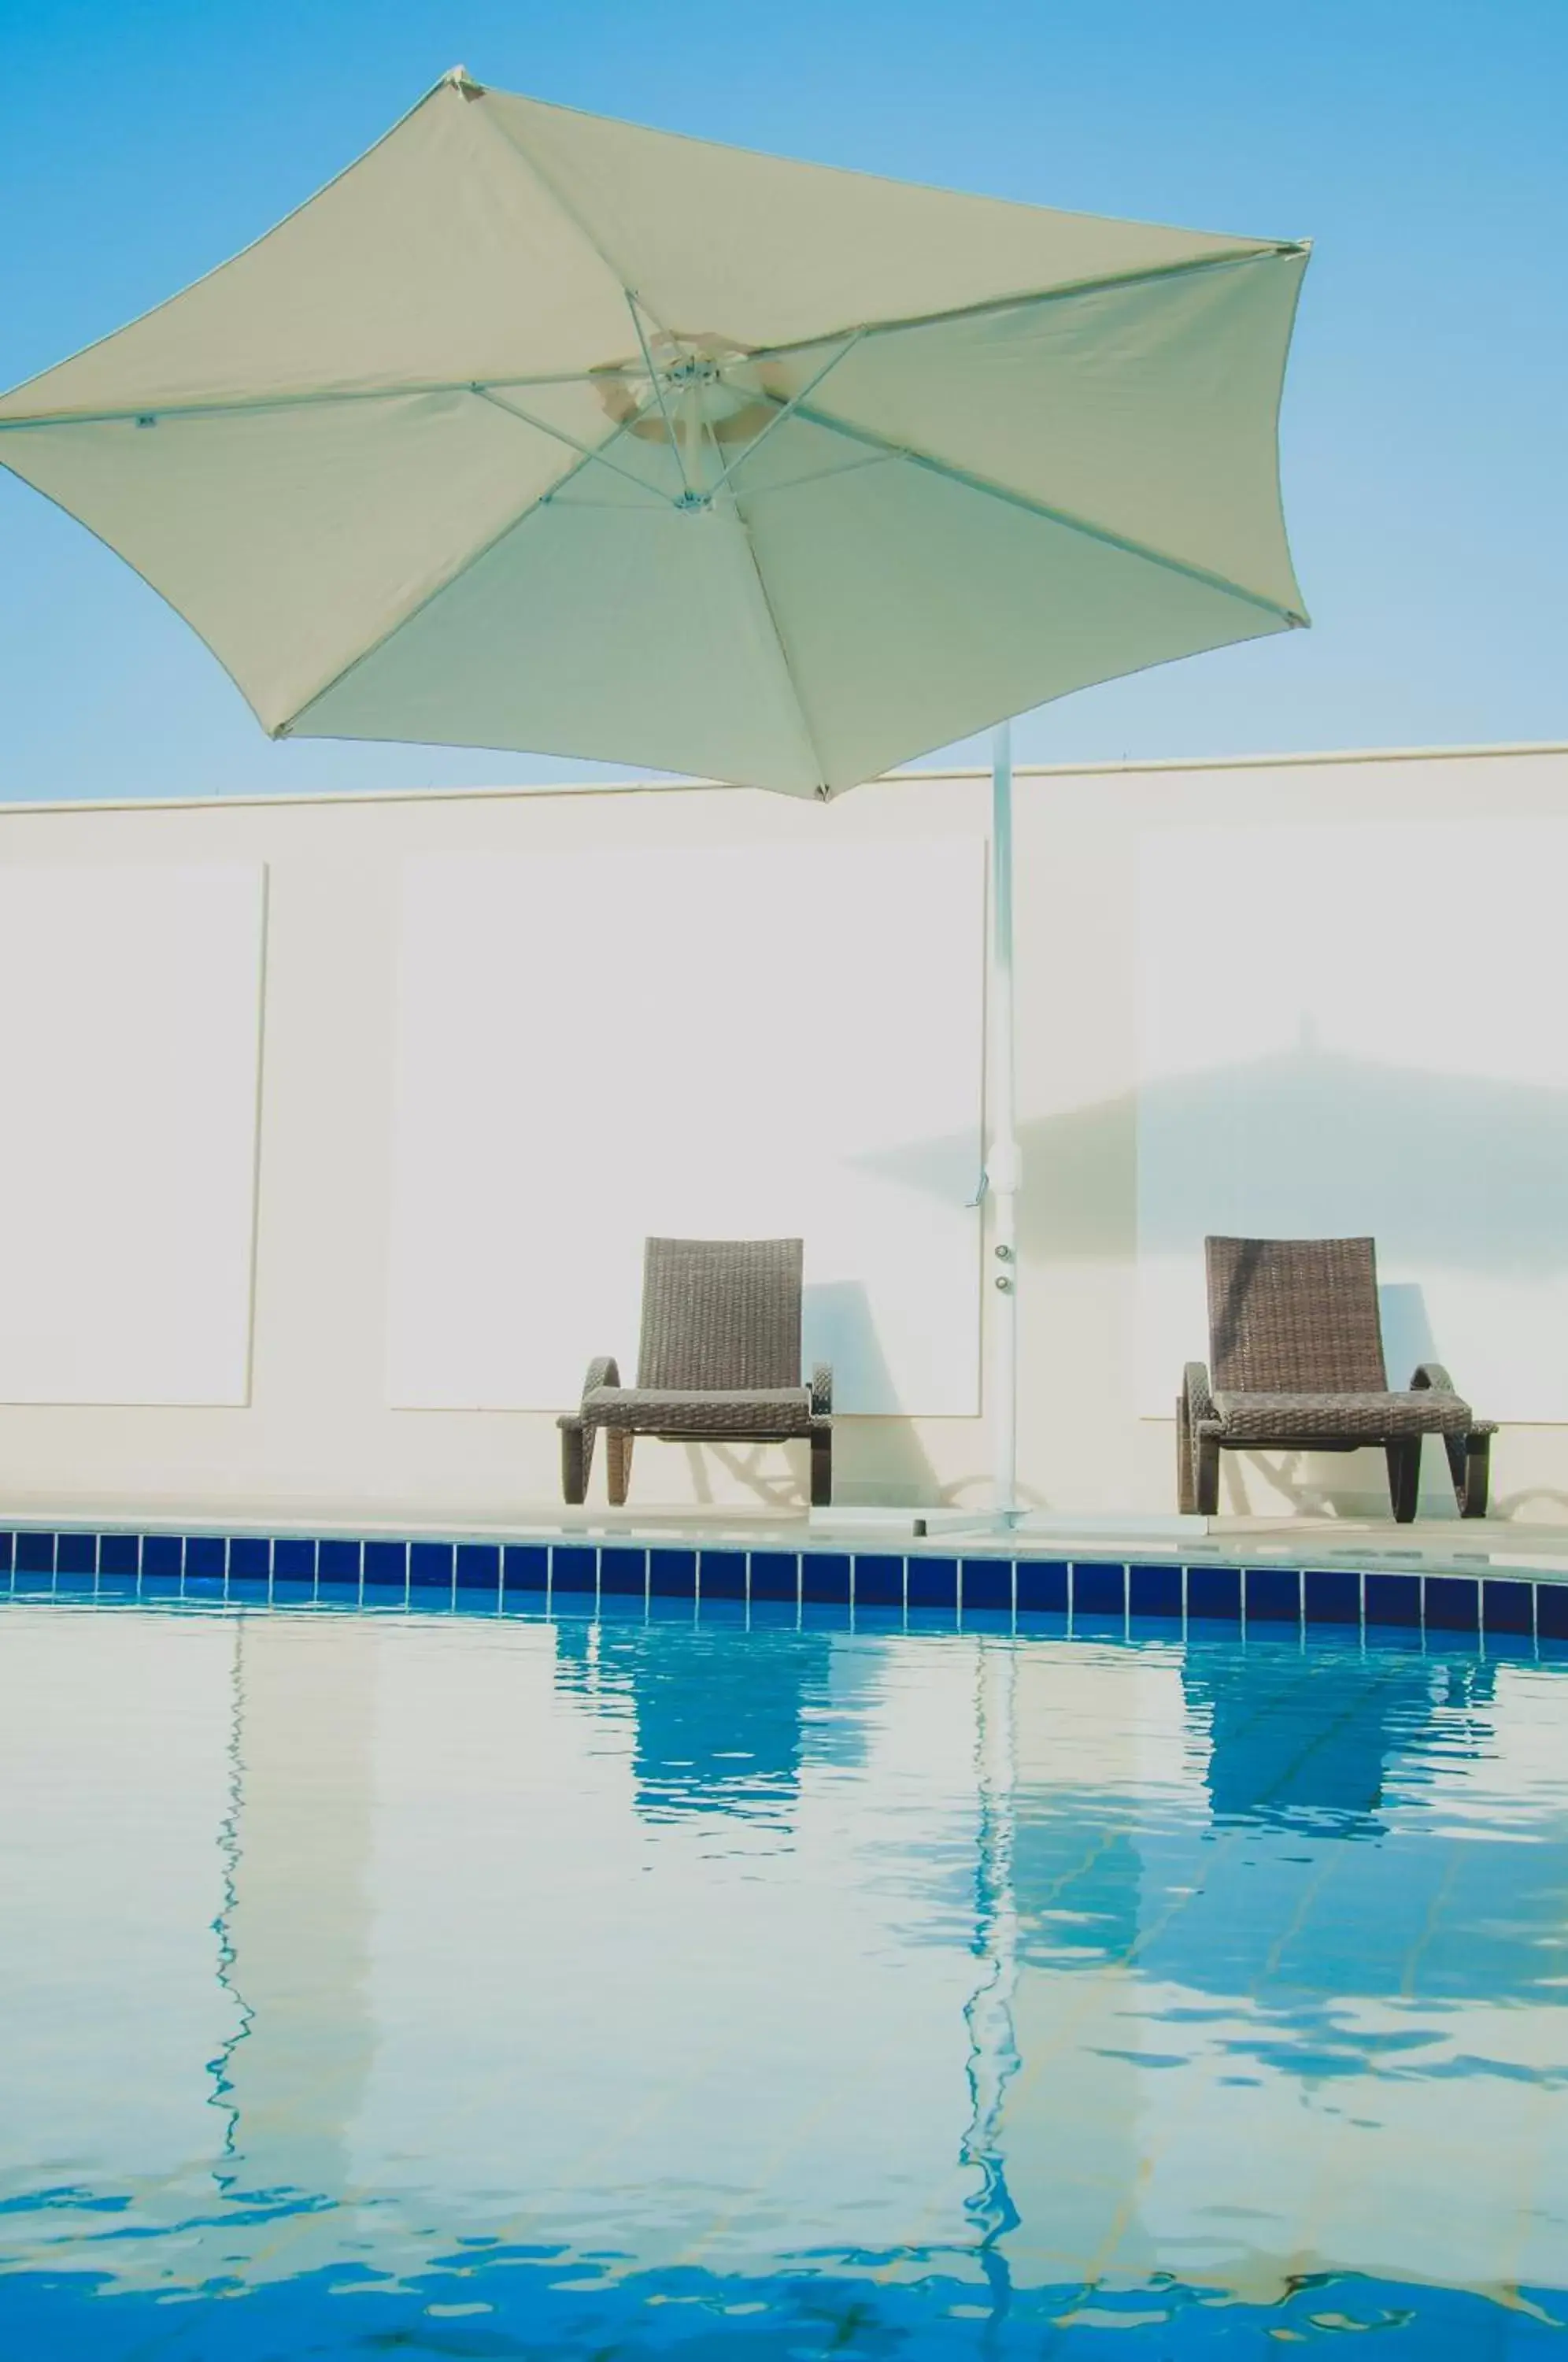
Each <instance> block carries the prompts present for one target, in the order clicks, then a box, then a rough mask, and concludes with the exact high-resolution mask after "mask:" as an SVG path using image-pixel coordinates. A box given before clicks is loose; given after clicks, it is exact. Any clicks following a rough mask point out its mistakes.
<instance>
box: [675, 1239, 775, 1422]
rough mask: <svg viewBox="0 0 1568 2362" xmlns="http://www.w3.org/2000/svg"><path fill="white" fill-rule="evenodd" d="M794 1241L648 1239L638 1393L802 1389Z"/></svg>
mask: <svg viewBox="0 0 1568 2362" xmlns="http://www.w3.org/2000/svg"><path fill="white" fill-rule="evenodd" d="M803 1263H804V1252H803V1249H802V1246H801V1241H800V1240H799V1239H649V1240H648V1242H647V1243H646V1246H645V1248H644V1250H643V1333H642V1343H641V1347H640V1349H639V1352H638V1354H637V1384H638V1385H640V1386H657V1387H659V1388H661V1389H662V1388H668V1387H674V1388H677V1389H679V1390H681V1391H684V1390H685V1389H687V1388H694V1387H713V1386H717V1387H723V1388H740V1387H753V1386H763V1387H775V1386H798V1385H800V1383H801V1271H802V1266H803Z"/></svg>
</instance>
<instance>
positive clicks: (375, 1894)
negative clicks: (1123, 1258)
mask: <svg viewBox="0 0 1568 2362" xmlns="http://www.w3.org/2000/svg"><path fill="white" fill-rule="evenodd" d="M0 1642H3V1644H4V1645H3V1646H0V1780H3V1781H4V1783H5V1788H4V1793H5V1794H6V1797H7V1799H8V1804H9V1809H8V1811H7V1813H6V1815H5V1816H4V1817H3V1818H0V1898H3V1901H0V1909H3V1912H4V1917H3V1919H0V1955H3V1959H0V1965H3V1967H4V1971H5V1978H6V1995H7V2004H6V2024H7V2038H6V2043H5V2044H4V2045H3V2046H0V2350H3V2351H5V2352H7V2353H9V2352H16V2353H17V2354H19V2355H28V2356H30V2355H32V2354H34V2353H39V2354H44V2353H47V2354H49V2355H50V2356H54V2355H63V2356H74V2355H76V2354H82V2355H92V2356H94V2357H97V2356H107V2357H109V2362H119V2357H122V2356H123V2357H125V2362H129V2358H130V2357H131V2356H153V2355H162V2354H164V2353H165V2352H167V2354H168V2355H169V2356H171V2357H173V2356H179V2357H182V2362H185V2357H203V2356H208V2355H212V2356H216V2355H219V2354H222V2355H224V2356H226V2357H230V2356H234V2357H238V2362H248V2357H250V2356H254V2357H256V2362H260V2357H262V2356H275V2355H283V2354H294V2353H307V2352H308V2353H312V2354H316V2355H323V2356H334V2355H339V2354H340V2355H344V2356H348V2355H358V2356H363V2355H364V2354H365V2353H367V2352H372V2351H376V2350H379V2349H380V2348H381V2347H382V2346H407V2347H409V2348H410V2349H411V2350H413V2351H415V2352H423V2351H430V2352H436V2353H445V2354H473V2355H491V2354H493V2355H498V2356H500V2355H509V2354H518V2353H535V2352H548V2353H552V2354H555V2353H558V2354H563V2355H568V2356H578V2355H580V2356H588V2355H590V2354H599V2353H603V2352H607V2351H615V2352H618V2353H624V2354H631V2353H636V2352H643V2351H647V2352H649V2353H653V2352H657V2353H659V2354H664V2355H668V2356H690V2362H697V2357H699V2356H702V2357H704V2362H705V2357H706V2356H709V2355H712V2354H717V2353H719V2352H720V2351H723V2352H724V2353H727V2352H728V2351H729V2350H730V2349H731V2348H732V2347H737V2348H738V2347H749V2348H750V2349H751V2350H753V2351H755V2352H756V2353H757V2354H759V2355H775V2354H777V2355H778V2356H785V2355H789V2356H797V2355H815V2354H823V2355H826V2354H828V2353H830V2352H831V2353H835V2354H843V2353H846V2354H852V2355H854V2354H862V2353H863V2354H866V2355H867V2356H878V2357H880V2356H887V2355H889V2354H890V2353H892V2352H894V2351H898V2352H900V2353H904V2352H907V2353H908V2354H910V2355H911V2356H920V2355H923V2354H925V2353H927V2352H930V2353H932V2354H940V2353H946V2352H949V2351H952V2352H955V2353H961V2352H974V2351H983V2352H985V2353H987V2354H994V2355H998V2356H1012V2355H1014V2354H1017V2355H1019V2356H1023V2355H1029V2356H1039V2355H1040V2354H1042V2353H1044V2352H1049V2353H1052V2354H1055V2353H1057V2352H1065V2353H1068V2354H1071V2353H1073V2352H1076V2351H1077V2350H1079V2348H1080V2346H1083V2347H1084V2348H1085V2350H1088V2348H1090V2347H1092V2346H1093V2345H1095V2342H1096V2341H1097V2340H1101V2339H1102V2333H1103V2331H1104V2330H1105V2329H1107V2328H1110V2327H1114V2328H1115V2329H1116V2330H1117V2332H1118V2335H1119V2338H1120V2343H1119V2344H1118V2345H1117V2352H1118V2353H1119V2354H1122V2353H1129V2352H1130V2353H1131V2354H1132V2356H1138V2355H1140V2354H1146V2355H1147V2356H1150V2357H1153V2356H1166V2355H1176V2356H1186V2355H1187V2354H1189V2353H1190V2354H1198V2355H1201V2354H1206V2353H1208V2352H1209V2351H1211V2350H1212V2351H1214V2352H1216V2353H1219V2352H1220V2351H1225V2352H1231V2351H1236V2350H1241V2351H1245V2350H1248V2348H1247V2346H1246V2345H1245V2344H1244V2343H1243V2344H1242V2345H1241V2346H1240V2347H1238V2346H1237V2345H1236V2344H1235V2341H1236V2339H1237V2338H1239V2337H1241V2338H1243V2339H1244V2338H1251V2339H1252V2340H1253V2343H1254V2344H1256V2345H1257V2350H1258V2351H1259V2352H1265V2351H1272V2350H1273V2345H1274V2343H1275V2342H1277V2340H1278V2339H1279V2337H1280V2336H1282V2335H1283V2336H1284V2337H1285V2340H1286V2343H1289V2342H1291V2341H1292V2340H1296V2341H1306V2342H1308V2343H1311V2342H1314V2341H1315V2340H1317V2339H1319V2338H1321V2337H1325V2336H1331V2335H1334V2334H1341V2333H1342V2332H1345V2331H1353V2330H1356V2329H1368V2328H1381V2329H1383V2330H1386V2331H1388V2332H1391V2333H1393V2334H1397V2335H1403V2336H1404V2337H1405V2338H1406V2341H1407V2343H1406V2347H1405V2348H1404V2349H1396V2350H1408V2351H1409V2352H1410V2353H1411V2354H1412V2356H1415V2355H1420V2356H1425V2355H1428V2354H1443V2353H1448V2352H1454V2353H1463V2354H1465V2355H1477V2356H1493V2355H1496V2356H1504V2355H1507V2356H1513V2355H1516V2354H1519V2355H1523V2354H1529V2353H1532V2352H1534V2351H1536V2350H1537V2348H1538V2347H1539V2349H1540V2351H1541V2352H1543V2353H1545V2352H1553V2353H1563V2352H1568V2343H1565V2342H1564V2341H1565V2340H1568V2330H1565V2329H1563V2328H1562V2327H1561V2326H1560V2325H1559V2324H1560V2323H1562V2321H1563V2320H1564V2318H1568V2313H1565V2308H1564V2301H1563V2290H1562V2284H1563V2281H1564V2279H1565V2278H1568V2265H1565V2263H1564V2257H1568V2123H1565V2118H1568V2106H1565V2089H1564V2087H1565V2086H1568V2037H1565V2032H1564V2027H1565V2018H1568V2013H1565V2010H1564V2005H1563V2003H1564V1996H1565V1994H1568V1748H1565V1747H1564V1744H1563V1740H1562V1709H1563V1705H1564V1703H1565V1702H1568V1688H1565V1686H1564V1675H1565V1673H1568V1665H1563V1664H1562V1663H1551V1662H1543V1661H1535V1660H1534V1658H1533V1657H1530V1656H1529V1655H1521V1656H1519V1657H1518V1658H1517V1659H1515V1660H1512V1661H1510V1660H1497V1659H1496V1658H1485V1659H1483V1658H1482V1657H1480V1656H1478V1655H1477V1654H1475V1653H1474V1652H1473V1651H1465V1650H1461V1649H1455V1650H1443V1651H1442V1652H1441V1654H1439V1653H1430V1654H1428V1653H1423V1652H1422V1651H1421V1650H1419V1648H1413V1647H1409V1646H1394V1645H1391V1646H1389V1647H1386V1648H1378V1647H1370V1646H1368V1647H1364V1646H1363V1645H1362V1643H1361V1642H1360V1641H1359V1640H1358V1639H1355V1638H1354V1636H1351V1637H1350V1638H1348V1639H1345V1640H1343V1641H1340V1642H1333V1641H1330V1642H1325V1643H1322V1644H1319V1643H1316V1642H1314V1643H1313V1644H1312V1645H1310V1646H1308V1647H1305V1648H1304V1647H1302V1646H1301V1645H1300V1644H1299V1643H1298V1642H1297V1641H1296V1640H1294V1639H1292V1640H1290V1641H1288V1642H1286V1641H1281V1642H1277V1643H1275V1642H1271V1641H1266V1640H1265V1641H1258V1640H1255V1639H1254V1640H1251V1641H1249V1642H1248V1643H1247V1644H1246V1645H1245V1646H1244V1647H1243V1646H1242V1644H1240V1643H1239V1642H1237V1641H1235V1640H1233V1639H1232V1640H1228V1639H1224V1638H1223V1637H1220V1638H1216V1639H1202V1638H1200V1637H1198V1636H1194V1637H1193V1638H1192V1639H1189V1640H1188V1641H1187V1642H1186V1643H1185V1644H1184V1643H1183V1642H1182V1641H1181V1640H1180V1639H1178V1638H1176V1637H1172V1638H1170V1639H1161V1638H1158V1637H1154V1638H1151V1639H1146V1640H1142V1641H1138V1642H1135V1643H1132V1644H1128V1643H1125V1642H1121V1641H1118V1640H1114V1639H1111V1640H1107V1641H1104V1642H1099V1641H1090V1640H1086V1639H1075V1640H1068V1639H1064V1638H1061V1637H1051V1636H1049V1635H1044V1634H1043V1635H1040V1636H1037V1637H1034V1636H1030V1637H1022V1638H1019V1639H1014V1638H1012V1637H1010V1636H1009V1635H1007V1634H1005V1633H1001V1632H997V1633H989V1632H988V1633H986V1634H984V1635H972V1634H970V1635H962V1636H960V1635H955V1634H952V1633H949V1634H946V1635H941V1634H929V1635H928V1634H918V1633H913V1632H911V1633H907V1634H906V1633H903V1632H900V1631H896V1630H892V1629H889V1630H887V1631H881V1632H878V1631H867V1630H864V1629H862V1630H857V1631H855V1632H850V1631H848V1630H847V1629H845V1630H831V1629H826V1628H816V1629H805V1630H800V1629H796V1628H793V1627H787V1628H768V1629H762V1628H758V1629H756V1630H752V1631H749V1632H748V1631H746V1630H745V1629H744V1628H741V1627H740V1625H739V1624H738V1623H735V1624H731V1623H723V1622H719V1621H715V1620H712V1619H709V1618H706V1617H704V1618H703V1619H701V1620H700V1621H699V1620H691V1619H687V1620H685V1621H684V1622H671V1623H669V1624H663V1623H659V1622H651V1623H649V1622H644V1621H642V1620H635V1621H634V1620H631V1619H629V1618H628V1619H624V1620H618V1619H607V1620H605V1621H604V1622H603V1623H598V1622H594V1621H592V1620H591V1619H588V1618H586V1617H585V1618H581V1619H579V1620H576V1621H570V1620H568V1619H566V1618H564V1617H563V1618H560V1619H558V1620H557V1621H556V1622H553V1623H550V1622H546V1621H544V1620H543V1619H529V1618H526V1617H509V1618H507V1619H505V1620H504V1621H497V1620H495V1619H493V1618H491V1619H489V1620H485V1621H481V1620H480V1619H477V1618H476V1619H473V1620H471V1621H470V1620H469V1619H468V1618H465V1617H401V1616H399V1617H374V1616H359V1615H351V1614H345V1615H337V1614H332V1613H327V1612H322V1611H317V1612H315V1613H284V1612H281V1611H275V1612H272V1613H257V1614H255V1615H251V1616H247V1617H237V1616H235V1615H231V1614H228V1613H226V1612H204V1613H186V1614H174V1613H164V1614H160V1613H158V1612H156V1611H153V1610H150V1609H142V1608H115V1609H108V1608H105V1609H102V1610H96V1609H94V1608H91V1607H67V1606H64V1605H61V1606H50V1605H31V1604H28V1603H26V1602H23V1601H21V1600H19V1599H18V1600H17V1601H15V1602H11V1603H9V1604H7V1605H6V1606H5V1607H4V1608H0ZM1259 2341H1261V2342H1259Z"/></svg>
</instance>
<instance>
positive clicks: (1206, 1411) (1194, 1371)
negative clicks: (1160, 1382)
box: [1181, 1362, 1219, 1427]
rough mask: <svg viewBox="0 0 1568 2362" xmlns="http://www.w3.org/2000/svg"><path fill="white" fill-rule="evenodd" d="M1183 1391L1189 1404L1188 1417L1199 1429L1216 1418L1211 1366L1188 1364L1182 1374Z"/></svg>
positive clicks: (1195, 1363) (1204, 1363) (1198, 1363)
mask: <svg viewBox="0 0 1568 2362" xmlns="http://www.w3.org/2000/svg"><path fill="white" fill-rule="evenodd" d="M1181 1390H1182V1394H1183V1396H1184V1397H1185V1399H1186V1402H1187V1417H1188V1418H1189V1419H1190V1420H1191V1421H1192V1424H1193V1426H1194V1427H1197V1426H1198V1424H1199V1423H1200V1421H1202V1420H1204V1419H1206V1418H1217V1417H1218V1415H1219V1414H1218V1413H1217V1412H1216V1410H1215V1408H1214V1396H1212V1394H1210V1392H1209V1364H1208V1363H1206V1362H1188V1363H1187V1367H1186V1368H1185V1369H1184V1370H1183V1372H1182V1374H1181Z"/></svg>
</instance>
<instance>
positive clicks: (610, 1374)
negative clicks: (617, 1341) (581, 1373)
mask: <svg viewBox="0 0 1568 2362" xmlns="http://www.w3.org/2000/svg"><path fill="white" fill-rule="evenodd" d="M620 1383H621V1371H620V1366H619V1364H618V1363H617V1362H616V1361H615V1358H614V1356H613V1354H611V1353H605V1354H602V1356H601V1358H600V1359H599V1360H598V1361H597V1362H590V1363H589V1365H588V1375H587V1377H585V1378H584V1380H583V1382H582V1398H583V1401H584V1402H586V1401H587V1400H588V1397H589V1396H590V1395H591V1393H592V1392H593V1389H594V1387H595V1386H618V1385H620Z"/></svg>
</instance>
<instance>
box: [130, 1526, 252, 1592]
mask: <svg viewBox="0 0 1568 2362" xmlns="http://www.w3.org/2000/svg"><path fill="white" fill-rule="evenodd" d="M114 1539H115V1537H114V1536H112V1535H110V1534H105V1536H104V1540H103V1544H102V1546H101V1550H102V1549H106V1548H107V1546H108V1544H109V1542H110V1541H111V1540H114ZM98 1563H99V1564H100V1566H101V1565H102V1564H103V1558H102V1554H101V1552H100V1557H99V1561H98ZM271 1564H272V1545H271V1542H270V1541H268V1540H267V1539H266V1537H265V1536H264V1535H259V1534H233V1535H231V1536H230V1538H229V1545H228V1575H229V1581H230V1582H231V1583H233V1582H234V1581H235V1580H236V1579H238V1580H239V1581H240V1582H242V1583H260V1584H265V1583H266V1580H267V1577H268V1574H269V1573H270V1572H271Z"/></svg>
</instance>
